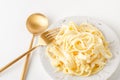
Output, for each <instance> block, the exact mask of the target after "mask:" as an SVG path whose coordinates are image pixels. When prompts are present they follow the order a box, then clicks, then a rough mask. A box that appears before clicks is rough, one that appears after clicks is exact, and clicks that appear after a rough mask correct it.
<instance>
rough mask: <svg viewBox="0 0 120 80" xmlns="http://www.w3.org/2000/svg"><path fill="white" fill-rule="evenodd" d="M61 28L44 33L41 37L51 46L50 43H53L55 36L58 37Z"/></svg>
mask: <svg viewBox="0 0 120 80" xmlns="http://www.w3.org/2000/svg"><path fill="white" fill-rule="evenodd" d="M59 30H60V28H55V29H52V30H48V31H46V32H44V33H42V34H41V37H42V38H43V39H44V41H45V42H46V43H47V44H49V43H50V42H52V41H53V40H54V38H55V36H56V35H57V33H58V32H59Z"/></svg>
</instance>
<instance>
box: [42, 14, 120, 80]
mask: <svg viewBox="0 0 120 80" xmlns="http://www.w3.org/2000/svg"><path fill="white" fill-rule="evenodd" d="M70 21H73V22H75V23H77V24H78V25H79V24H81V23H82V22H88V23H91V24H93V25H95V26H96V27H97V28H98V29H100V30H101V31H102V33H103V34H104V36H105V38H106V39H107V41H108V42H110V45H109V47H110V50H111V52H112V54H113V57H112V59H111V60H110V61H108V63H107V64H106V66H105V67H104V69H103V70H101V71H100V72H99V73H97V74H95V75H92V76H89V77H81V76H71V75H66V74H63V73H62V72H55V70H56V69H55V68H54V67H52V65H51V64H50V60H49V58H48V57H47V55H46V54H45V49H46V47H45V46H42V47H41V50H40V53H42V54H41V57H40V59H41V62H42V64H43V67H44V69H45V70H46V71H47V73H48V74H49V75H50V76H51V77H52V79H53V80H107V79H108V78H109V77H110V76H111V75H112V74H113V73H114V72H115V70H116V69H117V67H118V66H119V63H120V48H119V47H120V42H119V39H118V37H117V36H116V34H115V33H114V32H113V31H112V30H111V29H110V28H109V27H108V26H107V25H106V24H104V23H103V22H101V21H100V20H97V19H94V18H89V17H79V16H74V17H67V18H64V19H62V20H60V21H58V22H56V23H54V24H52V25H51V26H50V28H55V27H58V26H61V25H62V24H67V23H68V22H70ZM109 80H110V79H109Z"/></svg>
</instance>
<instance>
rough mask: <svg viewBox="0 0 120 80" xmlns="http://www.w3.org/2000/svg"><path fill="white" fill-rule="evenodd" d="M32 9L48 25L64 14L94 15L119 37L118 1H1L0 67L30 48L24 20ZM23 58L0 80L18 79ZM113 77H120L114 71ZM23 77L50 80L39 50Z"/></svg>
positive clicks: (116, 79)
mask: <svg viewBox="0 0 120 80" xmlns="http://www.w3.org/2000/svg"><path fill="white" fill-rule="evenodd" d="M35 12H37V13H43V14H45V15H46V16H48V18H49V23H50V24H52V23H54V22H56V21H58V20H59V19H62V18H64V17H66V16H90V17H95V18H98V19H100V20H102V21H103V22H105V23H106V24H108V25H109V26H110V27H111V28H112V29H113V30H114V31H115V32H116V34H117V35H118V37H119V38H120V33H119V32H120V1H119V0H0V67H3V66H4V65H5V64H7V63H8V62H10V61H11V60H13V59H14V58H16V57H17V56H19V55H20V54H22V53H23V52H25V51H26V50H27V49H28V48H29V43H30V40H31V37H32V35H31V34H30V33H29V32H28V31H27V29H26V19H27V17H28V16H29V15H30V14H32V13H35ZM24 60H25V58H23V59H22V60H20V61H19V62H17V63H16V64H14V65H13V66H12V67H10V68H9V69H7V70H6V71H4V72H3V73H0V80H20V77H21V72H22V68H23V64H24ZM117 71H119V72H120V69H118V70H117ZM114 77H115V78H114V80H119V79H120V77H118V76H117V75H116V74H115V75H114ZM112 79H113V78H112ZM26 80H52V79H51V78H50V77H49V76H48V75H47V73H46V72H45V71H44V69H43V67H42V65H41V63H40V53H38V52H35V54H33V56H32V59H31V64H30V69H29V73H28V76H27V79H26Z"/></svg>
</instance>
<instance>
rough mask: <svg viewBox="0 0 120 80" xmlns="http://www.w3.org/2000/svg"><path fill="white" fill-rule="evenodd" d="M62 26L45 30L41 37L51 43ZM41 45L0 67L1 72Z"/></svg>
mask: <svg viewBox="0 0 120 80" xmlns="http://www.w3.org/2000/svg"><path fill="white" fill-rule="evenodd" d="M59 30H60V28H55V29H51V30H47V31H45V32H43V33H42V34H41V38H42V39H43V40H44V41H45V43H46V44H47V45H48V44H49V43H51V42H52V41H53V40H54V39H55V36H56V35H57V33H58V32H59ZM39 46H41V45H38V46H35V47H33V48H31V49H30V50H28V51H27V52H25V53H24V54H22V55H20V56H19V57H17V58H16V59H14V60H13V61H11V62H10V63H8V64H7V65H5V66H4V67H2V68H0V73H1V72H2V71H4V70H6V69H7V68H8V67H10V66H11V65H13V64H14V63H16V62H17V61H19V60H20V59H21V58H23V57H24V56H26V55H28V54H31V53H30V52H31V51H33V50H35V49H36V48H38V47H39Z"/></svg>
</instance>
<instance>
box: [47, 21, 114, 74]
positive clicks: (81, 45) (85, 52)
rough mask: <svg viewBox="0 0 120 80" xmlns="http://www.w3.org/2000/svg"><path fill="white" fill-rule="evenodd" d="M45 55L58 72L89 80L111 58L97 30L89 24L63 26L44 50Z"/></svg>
mask: <svg viewBox="0 0 120 80" xmlns="http://www.w3.org/2000/svg"><path fill="white" fill-rule="evenodd" d="M47 55H48V56H49V58H50V61H51V64H52V65H53V66H54V67H56V68H57V70H58V71H63V72H64V73H66V74H71V75H78V76H89V75H91V74H95V73H97V72H99V71H100V70H102V69H103V68H104V66H105V64H106V63H107V60H108V59H110V58H111V57H112V54H111V52H110V50H109V48H108V42H107V41H106V40H105V38H104V36H103V34H102V33H101V31H100V30H98V29H97V28H96V27H94V26H93V25H91V24H89V23H82V24H80V25H79V26H78V25H76V24H75V23H73V22H70V23H69V24H68V25H63V26H62V27H61V29H60V31H59V33H58V34H57V36H56V38H55V40H54V41H53V42H52V43H51V44H49V45H48V46H47Z"/></svg>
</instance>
